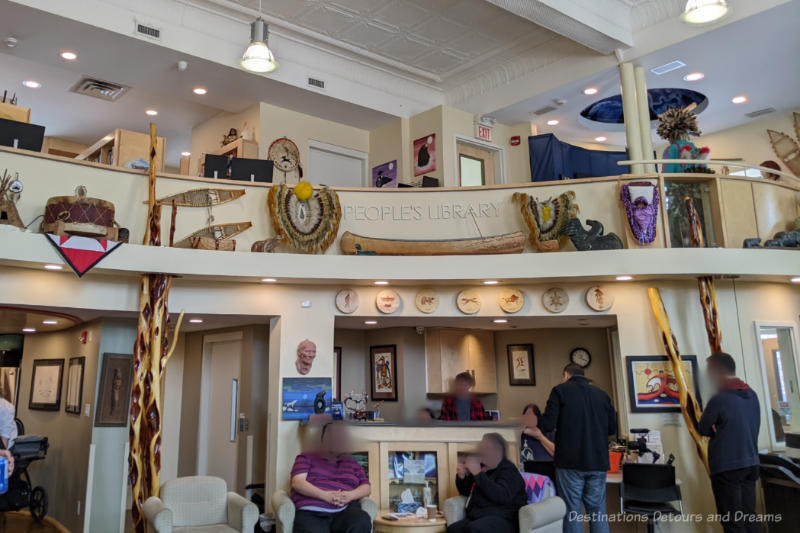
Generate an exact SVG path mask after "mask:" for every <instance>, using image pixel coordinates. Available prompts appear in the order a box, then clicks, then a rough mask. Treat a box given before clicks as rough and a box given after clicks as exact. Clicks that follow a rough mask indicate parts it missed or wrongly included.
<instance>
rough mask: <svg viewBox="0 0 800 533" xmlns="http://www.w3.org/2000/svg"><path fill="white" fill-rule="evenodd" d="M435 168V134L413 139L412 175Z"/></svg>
mask: <svg viewBox="0 0 800 533" xmlns="http://www.w3.org/2000/svg"><path fill="white" fill-rule="evenodd" d="M434 170H436V134H435V133H431V134H430V135H426V136H425V137H420V138H419V139H417V140H415V141H414V176H421V175H422V174H425V173H426V172H433V171H434Z"/></svg>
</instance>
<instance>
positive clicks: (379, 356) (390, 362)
mask: <svg viewBox="0 0 800 533" xmlns="http://www.w3.org/2000/svg"><path fill="white" fill-rule="evenodd" d="M369 369H370V375H371V376H372V377H371V379H370V382H371V385H372V399H373V400H383V401H388V402H396V401H397V346H396V345H394V344H391V345H387V346H370V347H369Z"/></svg>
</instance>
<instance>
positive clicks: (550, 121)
mask: <svg viewBox="0 0 800 533" xmlns="http://www.w3.org/2000/svg"><path fill="white" fill-rule="evenodd" d="M547 125H548V126H557V125H558V121H557V120H556V119H550V120H548V121H547Z"/></svg>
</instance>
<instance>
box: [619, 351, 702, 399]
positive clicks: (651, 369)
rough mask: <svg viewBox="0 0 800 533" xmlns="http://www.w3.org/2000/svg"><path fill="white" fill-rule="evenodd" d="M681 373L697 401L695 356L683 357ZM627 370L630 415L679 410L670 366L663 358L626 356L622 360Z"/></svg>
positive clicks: (667, 359)
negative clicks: (631, 413)
mask: <svg viewBox="0 0 800 533" xmlns="http://www.w3.org/2000/svg"><path fill="white" fill-rule="evenodd" d="M681 360H682V362H683V373H684V375H685V376H686V379H687V380H688V382H689V390H690V392H691V393H692V394H694V397H695V398H697V402H698V403H699V404H700V405H701V406H702V405H703V402H702V400H701V399H700V383H699V377H698V370H697V356H695V355H683V356H681ZM625 365H626V366H627V370H628V396H629V398H630V403H631V412H633V413H666V412H670V411H680V410H681V401H680V394H679V393H678V385H677V383H676V381H675V373H674V372H673V371H672V363H670V361H669V358H668V357H667V356H665V355H629V356H628V357H626V358H625Z"/></svg>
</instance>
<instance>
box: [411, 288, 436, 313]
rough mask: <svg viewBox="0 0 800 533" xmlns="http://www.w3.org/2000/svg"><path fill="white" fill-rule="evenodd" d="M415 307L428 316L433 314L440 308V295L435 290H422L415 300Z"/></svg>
mask: <svg viewBox="0 0 800 533" xmlns="http://www.w3.org/2000/svg"><path fill="white" fill-rule="evenodd" d="M414 305H416V306H417V309H419V310H420V312H422V313H425V314H426V315H427V314H430V313H433V312H434V311H436V310H437V309H438V308H439V295H438V294H436V291H434V290H433V289H422V290H420V291H419V292H418V293H417V296H416V297H415V298H414Z"/></svg>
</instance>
